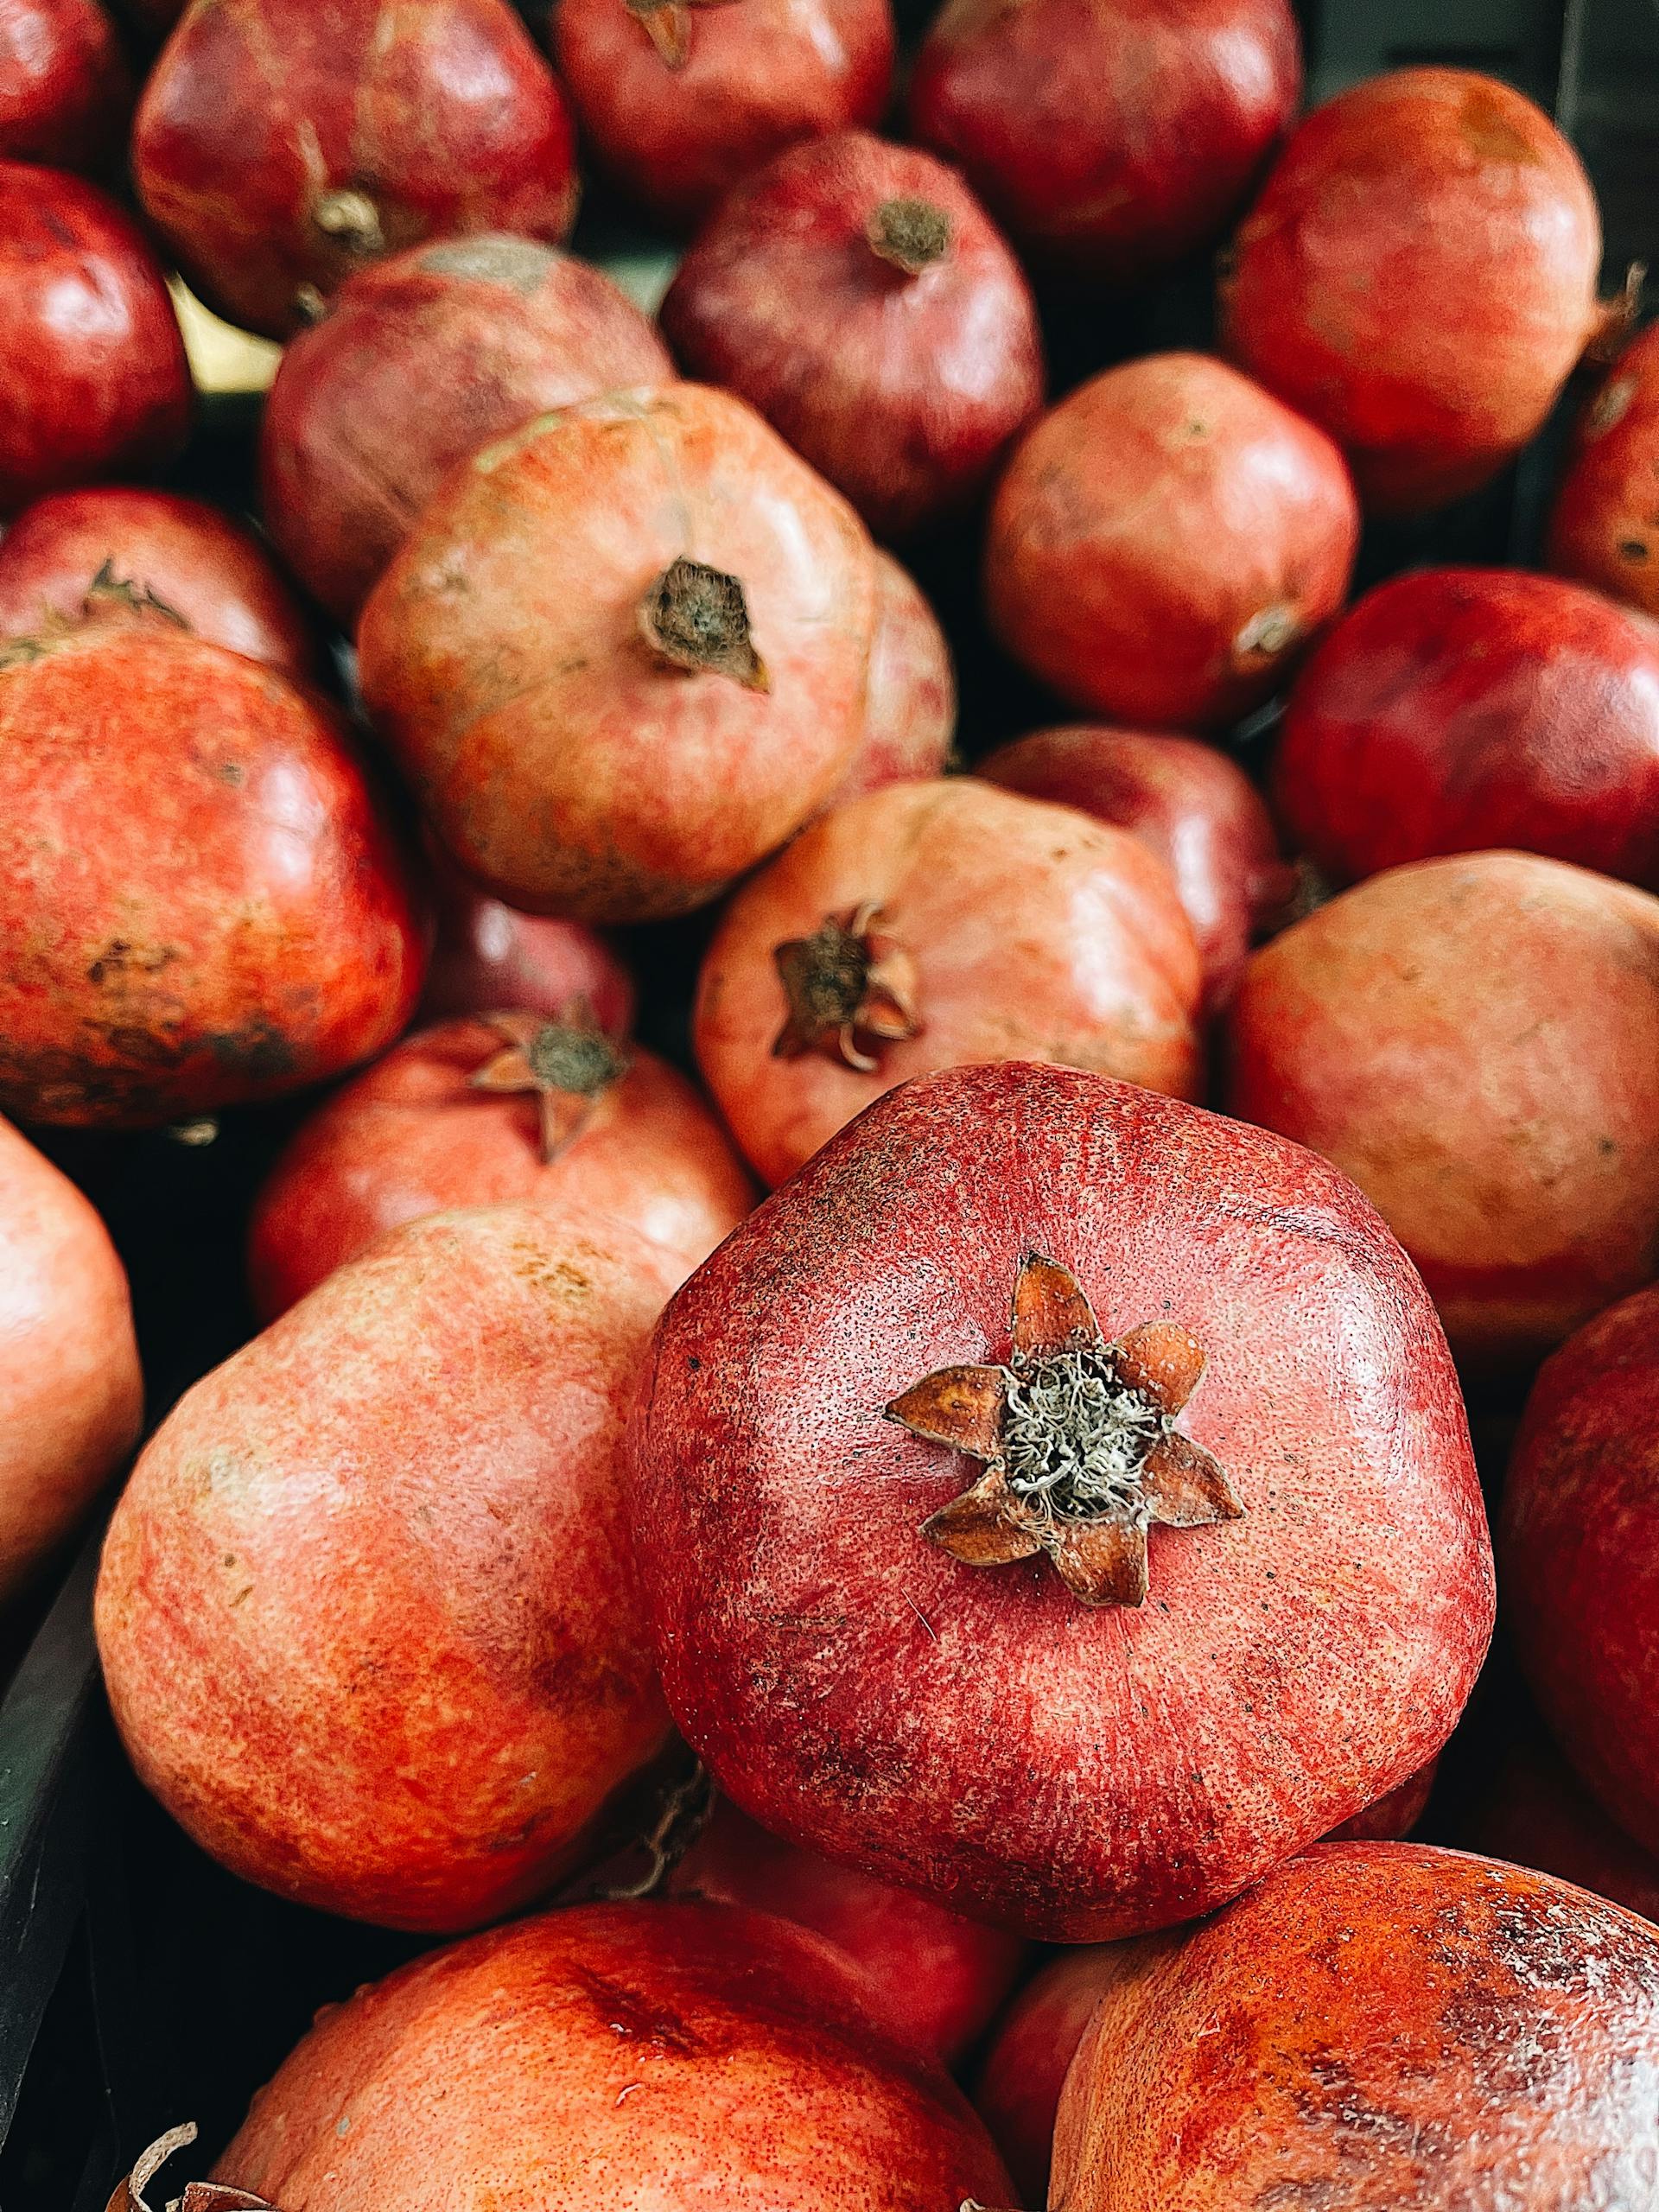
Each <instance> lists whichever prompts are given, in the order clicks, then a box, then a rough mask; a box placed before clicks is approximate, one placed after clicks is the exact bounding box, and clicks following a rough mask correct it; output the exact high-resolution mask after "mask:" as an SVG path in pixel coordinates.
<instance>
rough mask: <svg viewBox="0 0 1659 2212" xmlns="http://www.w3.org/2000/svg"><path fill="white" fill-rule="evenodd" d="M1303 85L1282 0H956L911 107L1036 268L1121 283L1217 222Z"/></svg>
mask: <svg viewBox="0 0 1659 2212" xmlns="http://www.w3.org/2000/svg"><path fill="white" fill-rule="evenodd" d="M1301 83H1302V60H1301V41H1300V35H1299V34H1298V31H1297V28H1296V19H1295V17H1294V15H1293V14H1292V12H1291V10H1290V9H1289V7H1288V6H1287V4H1286V0H1105V4H1102V0H1089V4H1084V0H1014V4H1013V5H1007V4H1003V0H949V4H948V5H947V6H945V7H944V9H943V10H941V11H940V13H939V15H938V17H937V18H936V20H935V22H934V23H933V27H932V29H931V30H930V31H929V32H928V35H927V36H926V37H925V39H924V40H923V41H922V45H921V48H920V51H919V52H918V54H917V56H916V64H915V68H914V70H913V72H912V76H911V81H910V122H911V128H912V131H913V132H914V134H915V136H916V137H918V138H919V139H920V140H921V141H922V143H924V144H925V145H928V146H931V147H932V148H933V149H935V151H936V152H938V153H940V154H943V155H944V157H945V159H946V160H947V161H950V162H955V163H956V164H957V167H958V168H961V169H962V170H963V173H964V175H966V176H967V178H968V181H969V183H970V184H971V185H972V186H973V188H974V189H975V191H976V192H977V193H978V194H979V195H980V197H981V198H982V200H984V202H985V204H986V206H987V207H989V208H990V209H992V211H993V212H994V213H995V215H996V216H997V218H998V219H999V220H1000V221H1001V222H1002V223H1003V224H1005V225H1006V226H1007V229H1008V232H1009V233H1010V234H1011V236H1012V237H1013V238H1014V239H1015V240H1016V241H1017V242H1018V244H1019V245H1020V250H1021V251H1022V252H1023V253H1024V254H1026V255H1027V257H1029V258H1030V260H1031V261H1032V263H1033V265H1034V266H1036V267H1037V268H1038V269H1039V270H1042V271H1043V272H1044V274H1045V275H1046V276H1048V277H1065V278H1071V279H1074V280H1075V279H1082V280H1084V281H1087V282H1090V283H1093V282H1098V281H1101V280H1105V281H1107V282H1109V283H1119V284H1122V283H1135V282H1139V281H1142V280H1144V279H1146V278H1147V277H1152V276H1155V275H1157V274H1158V273H1159V272H1160V271H1161V270H1165V269H1166V268H1168V267H1170V266H1171V265H1172V264H1174V263H1176V262H1178V261H1180V260H1183V259H1184V258H1185V257H1186V256H1187V255H1188V254H1191V253H1193V252H1195V251H1197V250H1198V248H1199V247H1200V246H1205V245H1211V244H1212V243H1213V242H1214V240H1215V239H1216V238H1218V237H1219V236H1220V235H1221V233H1222V232H1223V231H1224V229H1225V227H1226V226H1227V225H1228V223H1229V222H1230V220H1231V219H1232V217H1233V216H1234V214H1235V213H1236V212H1237V210H1238V208H1239V207H1240V205H1241V203H1242V202H1243V200H1245V198H1246V197H1247V196H1248V194H1249V189H1250V187H1251V185H1252V184H1253V183H1254V181H1255V178H1256V177H1257V175H1259V174H1260V172H1261V169H1262V164H1263V162H1265V161H1266V159H1267V157H1268V153H1269V152H1270V150H1271V149H1272V147H1273V145H1274V142H1275V140H1276V139H1277V138H1278V137H1280V135H1281V132H1282V131H1283V130H1284V129H1285V127H1286V125H1287V124H1288V123H1289V121H1290V119H1291V118H1292V116H1293V115H1294V113H1295V111H1296V104H1297V100H1298V99H1299V97H1300V92H1301Z"/></svg>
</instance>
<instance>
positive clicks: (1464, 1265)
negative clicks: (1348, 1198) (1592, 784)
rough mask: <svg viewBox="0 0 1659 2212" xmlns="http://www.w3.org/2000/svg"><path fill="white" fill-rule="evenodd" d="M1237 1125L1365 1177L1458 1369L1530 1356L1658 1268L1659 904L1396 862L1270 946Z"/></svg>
mask: <svg viewBox="0 0 1659 2212" xmlns="http://www.w3.org/2000/svg"><path fill="white" fill-rule="evenodd" d="M1229 1060H1230V1079H1229V1085H1228V1090H1227V1094H1226V1103H1227V1109H1228V1111H1229V1112H1230V1113H1233V1114H1236V1115H1238V1116H1241V1117H1242V1118H1243V1120H1245V1121H1249V1122H1261V1123H1262V1124H1263V1125H1264V1126H1265V1127H1267V1128H1274V1129H1278V1130H1279V1131H1281V1133H1282V1134H1283V1135H1286V1136H1288V1137H1294V1139H1295V1140H1296V1141H1297V1142H1298V1143H1299V1144H1306V1145H1310V1146H1311V1147H1313V1150H1314V1151H1316V1152H1320V1153H1323V1154H1325V1157H1326V1158H1327V1159H1328V1160H1334V1161H1335V1162H1336V1164H1337V1166H1338V1167H1340V1168H1341V1169H1342V1170H1343V1171H1344V1173H1346V1174H1349V1175H1351V1176H1352V1177H1353V1179H1354V1180H1355V1181H1356V1182H1357V1184H1358V1185H1360V1188H1361V1189H1362V1190H1363V1191H1364V1192H1366V1193H1367V1195H1368V1196H1369V1197H1370V1198H1371V1199H1372V1201H1373V1202H1374V1204H1375V1205H1376V1207H1377V1208H1378V1210H1379V1211H1380V1212H1381V1213H1382V1215H1383V1218H1384V1219H1385V1220H1386V1221H1387V1222H1388V1224H1389V1227H1390V1228H1391V1229H1392V1230H1394V1232H1395V1236H1398V1237H1399V1239H1400V1241H1401V1242H1402V1243H1403V1244H1404V1246H1405V1248H1406V1249H1407V1250H1408V1252H1409V1253H1410V1254H1411V1255H1412V1257H1413V1259H1414V1261H1415V1262H1416V1263H1417V1265H1418V1267H1419V1268H1421V1270H1422V1273H1423V1277H1424V1280H1425V1281H1427V1284H1428V1287H1429V1289H1430V1290H1431V1291H1432V1292H1433V1295H1434V1298H1435V1300H1436V1303H1437V1304H1438V1305H1439V1306H1440V1315H1441V1319H1443V1320H1444V1321H1445V1323H1446V1333H1447V1334H1448V1335H1449V1336H1450V1338H1451V1339H1452V1346H1453V1348H1454V1350H1455V1351H1457V1352H1458V1354H1459V1357H1460V1358H1462V1359H1464V1360H1465V1361H1467V1362H1468V1363H1471V1365H1473V1366H1475V1367H1477V1368H1480V1369H1491V1368H1494V1367H1497V1368H1503V1367H1510V1366H1513V1365H1516V1364H1524V1363H1528V1362H1530V1361H1532V1360H1535V1359H1537V1358H1539V1357H1541V1356H1542V1354H1543V1353H1545V1352H1547V1351H1549V1350H1550V1349H1551V1348H1552V1347H1553V1346H1554V1344H1559V1343H1560V1340H1561V1338H1563V1337H1565V1336H1566V1335H1567V1334H1568V1333H1569V1332H1570V1331H1572V1330H1573V1329H1575V1328H1576V1327H1577V1326H1578V1325H1579V1324H1580V1322H1581V1321H1584V1320H1586V1319H1588V1318H1589V1316H1590V1315H1591V1314H1592V1313H1597V1312H1599V1310H1600V1308H1601V1307H1603V1306H1608V1305H1611V1303H1612V1301H1613V1300H1615V1299H1617V1298H1621V1297H1623V1296H1624V1294H1625V1293H1626V1292H1627V1291H1630V1290H1634V1289H1636V1288H1637V1287H1639V1286H1640V1285H1641V1284H1643V1283H1644V1282H1646V1281H1649V1278H1650V1277H1651V1276H1652V1275H1653V1274H1654V1273H1655V1270H1656V1265H1659V1095H1656V1091H1655V1088H1654V1081H1653V1071H1654V1070H1655V1068H1656V1067H1659V899H1653V898H1650V897H1649V895H1648V894H1647V893H1645V892H1642V891H1637V890H1633V889H1632V888H1631V887H1630V886H1629V885H1628V884H1622V883H1612V882H1609V881H1608V880H1606V879H1605V878H1604V877H1601V876H1597V875H1592V874H1589V873H1588V872H1587V871H1586V870H1585V869H1582V868H1567V867H1566V866H1565V865H1564V864H1563V863H1562V862H1560V861H1550V860H1541V859H1538V858H1536V857H1535V856H1534V855H1531V854H1527V853H1474V854H1471V855H1467V856H1459V857H1451V858H1446V859H1440V860H1433V861H1419V862H1418V863H1417V864H1416V865H1415V866H1414V867H1411V868H1391V869H1389V871H1388V873H1387V874H1383V875H1376V876H1372V877H1371V878H1370V880H1368V881H1367V882H1365V883H1362V884H1361V885H1359V886H1358V887H1357V889H1355V890H1352V891H1349V892H1346V893H1344V894H1343V896H1342V897H1341V898H1339V899H1335V900H1333V901H1332V904H1331V905H1330V906H1324V907H1321V908H1320V909H1319V912H1317V913H1313V914H1311V915H1309V916H1308V918H1306V920H1305V921H1301V922H1298V923H1297V924H1296V925H1295V926H1294V928H1292V929H1289V930H1287V931H1285V933H1284V934H1283V936H1282V937H1279V938H1274V942H1273V943H1272V944H1269V945H1267V946H1265V947H1264V948H1263V949H1262V950H1261V951H1260V952H1258V953H1256V954H1255V955H1254V956H1253V957H1252V958H1251V961H1250V963H1249V967H1248V968H1247V969H1245V972H1244V981H1243V985H1242V986H1241V988H1240V990H1239V995H1238V997H1237V1000H1236V1002H1235V1004H1234V1007H1233V1012H1232V1017H1231V1026H1230V1052H1229Z"/></svg>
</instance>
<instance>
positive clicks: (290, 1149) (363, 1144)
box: [248, 1020, 755, 1318]
mask: <svg viewBox="0 0 1659 2212" xmlns="http://www.w3.org/2000/svg"><path fill="white" fill-rule="evenodd" d="M500 1050H501V1039H500V1038H499V1036H498V1035H497V1034H496V1033H495V1032H494V1031H493V1030H492V1029H490V1028H488V1027H486V1026H485V1025H484V1024H483V1023H482V1022H479V1021H473V1020H459V1021H445V1022H440V1023H439V1024H437V1026H436V1027H434V1028H430V1029H422V1030H417V1031H416V1033H415V1034H414V1035H413V1036H410V1037H406V1038H405V1039H404V1041H403V1043H402V1044H400V1045H398V1046H396V1047H395V1048H394V1049H393V1050H392V1051H391V1052H388V1053H387V1054H386V1056H385V1058H384V1059H383V1060H378V1061H377V1062H376V1064H375V1065H374V1066H373V1067H372V1068H368V1069H365V1071H364V1072H363V1073H362V1074H361V1075H359V1076H358V1077H355V1078H354V1079H353V1081H352V1082H351V1083H349V1084H346V1087H345V1088H344V1090H338V1091H336V1092H335V1093H334V1096H333V1097H332V1098H330V1099H329V1100H327V1103H325V1104H323V1105H321V1106H320V1107H319V1108H318V1109H317V1110H316V1112H315V1114H313V1115H312V1116H311V1117H310V1119H309V1120H308V1121H307V1122H302V1124H301V1126H300V1128H299V1129H298V1130H297V1131H296V1134H295V1135H294V1136H293V1137H292V1138H290V1140H289V1143H288V1145H287V1146H286V1147H285V1148H284V1149H283V1152H282V1154H280V1156H279V1157H278V1159H277V1164H276V1166H274V1167H273V1168H272V1170H271V1172H270V1177H269V1178H268V1179H267V1180H266V1182H265V1184H264V1187H263V1189H262V1190H261V1192H260V1193H259V1196H258V1198H257V1199H256V1200H255V1201H254V1207H253V1212H252V1217H251V1221H250V1223H249V1229H248V1265H249V1273H250V1276H251V1281H252V1286H253V1300H254V1305H255V1306H256V1308H257V1311H258V1312H259V1313H261V1314H262V1315H264V1316H265V1317H266V1318H269V1317H270V1316H271V1315H272V1314H276V1313H282V1312H283V1311H284V1310H285V1309H286V1308H287V1307H288V1306H291V1305H292V1304H293V1303H294V1301H295V1300H296V1299H298V1298H303V1297H304V1295H305V1294H306V1293H307V1291H308V1290H311V1289H313V1288H315V1286H316V1285H317V1284H318V1283H320V1282H321V1281H322V1279H323V1277H324V1276H325V1275H327V1274H332V1273H333V1271H334V1268H337V1267H339V1266H340V1265H341V1264H342V1262H345V1261H346V1260H350V1259H354V1258H355V1257H356V1255H358V1254H359V1252H361V1251H362V1250H364V1249H365V1247H367V1246H368V1245H370V1244H372V1243H373V1242H374V1240H375V1239H376V1237H378V1236H382V1235H383V1234H384V1233H385V1231H386V1230H389V1229H395V1228H396V1227H397V1226H398V1224H401V1223H403V1222H406V1221H415V1220H418V1219H419V1218H420V1217H421V1216H422V1215H423V1214H429V1213H437V1212H440V1211H442V1210H444V1209H445V1208H447V1207H451V1206H480V1205H498V1204H500V1203H503V1202H505V1201H506V1200H508V1199H514V1200H523V1201H524V1202H525V1203H526V1204H534V1205H537V1206H542V1207H548V1206H550V1207H553V1208H555V1209H556V1210H558V1211H569V1209H571V1208H573V1207H574V1208H575V1209H578V1210H579V1211H582V1213H584V1214H588V1215H599V1214H603V1215H606V1216H608V1217H611V1218H613V1219H614V1220H618V1221H620V1222H623V1223H625V1224H626V1225H627V1227H628V1229H629V1230H631V1231H632V1233H633V1234H635V1235H636V1236H647V1237H649V1238H650V1239H651V1240H652V1243H656V1244H658V1245H660V1246H662V1247H663V1248H664V1249H663V1259H662V1265H663V1267H664V1269H665V1270H667V1271H668V1272H669V1274H670V1277H671V1281H676V1282H677V1281H679V1280H680V1279H681V1278H682V1277H683V1276H684V1275H686V1274H690V1271H691V1269H692V1268H694V1267H696V1264H697V1263H698V1262H699V1261H701V1260H703V1259H705V1258H706V1257H707V1256H708V1255H709V1253H710V1252H711V1251H713V1249H714V1248H715V1245H716V1244H718V1243H719V1242H720V1240H721V1237H722V1236H725V1235H726V1234H727V1232H728V1230H732V1229H734V1228H735V1227H736V1226H737V1224H738V1223H739V1222H740V1221H741V1220H742V1218H743V1217H744V1215H745V1214H746V1213H747V1211H749V1208H750V1206H751V1205H753V1202H754V1195H755V1194H754V1189H753V1185H752V1184H751V1183H750V1181H749V1179H748V1177H747V1175H746V1174H745V1173H744V1172H743V1168H742V1166H741V1163H740V1161H739V1160H738V1159H737V1156H736V1154H734V1152H733V1150H732V1147H731V1146H730V1144H729V1143H728V1141H727V1139H726V1135H725V1133H724V1131H723V1130H722V1129H721V1126H720V1124H719V1122H716V1121H715V1117H714V1116H713V1115H712V1114H711V1113H710V1112H709V1109H708V1107H707V1106H705V1105H704V1104H703V1103H702V1099H701V1098H699V1097H698V1096H697V1094H696V1091H695V1090H693V1089H692V1087H691V1085H690V1084H689V1083H688V1082H687V1081H686V1080H685V1077H683V1075H680V1074H679V1073H677V1071H676V1070H675V1069H673V1068H671V1067H670V1066H669V1065H668V1063H667V1062H666V1061H665V1060H659V1059H658V1058H657V1056H656V1054H655V1053H654V1052H646V1051H645V1049H644V1048H643V1047H642V1046H630V1047H629V1048H628V1052H629V1059H630V1065H629V1067H628V1071H627V1073H626V1075H625V1076H623V1077H622V1078H621V1080H620V1082H619V1083H618V1084H615V1085H614V1086H613V1088H612V1089H611V1090H607V1091H605V1092H602V1093H601V1096H599V1097H598V1098H597V1099H596V1100H595V1101H594V1107H593V1111H592V1114H591V1116H590V1117H589V1119H588V1122H587V1123H586V1125H585V1126H584V1127H583V1128H582V1129H581V1130H579V1131H578V1133H577V1135H575V1137H574V1138H573V1139H572V1140H571V1141H570V1143H569V1145H568V1146H567V1147H566V1148H565V1149H564V1150H563V1152H562V1153H561V1154H559V1156H558V1158H557V1159H556V1160H554V1161H552V1162H551V1164H550V1165H543V1160H542V1156H541V1150H540V1145H539V1141H538V1136H537V1114H536V1101H535V1099H534V1098H533V1097H532V1096H529V1095H528V1094H518V1095H514V1094H502V1093H499V1092H489V1091H483V1090H474V1089H473V1088H472V1085H471V1080H470V1079H471V1077H473V1076H474V1074H475V1073H476V1072H477V1071H478V1070H479V1069H480V1068H481V1067H482V1066H484V1065H485V1064H486V1062H487V1061H488V1060H490V1059H491V1058H493V1057H494V1055H495V1054H496V1053H498V1052H499V1051H500ZM676 1262H677V1264H676Z"/></svg>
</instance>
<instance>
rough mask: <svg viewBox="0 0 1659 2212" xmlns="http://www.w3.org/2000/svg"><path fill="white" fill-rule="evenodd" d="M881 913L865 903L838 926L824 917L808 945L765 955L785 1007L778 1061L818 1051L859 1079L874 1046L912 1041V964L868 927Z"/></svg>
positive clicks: (893, 942) (871, 1064)
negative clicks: (867, 1043)
mask: <svg viewBox="0 0 1659 2212" xmlns="http://www.w3.org/2000/svg"><path fill="white" fill-rule="evenodd" d="M880 912H881V909H880V906H878V905H877V903H876V902H875V900H874V899H866V900H865V901H864V903H863V904H862V905H861V906H857V907H855V909H854V911H853V912H852V913H850V914H849V916H848V918H847V919H846V920H845V921H844V922H842V921H838V920H837V919H836V917H835V916H834V915H833V914H826V915H825V916H824V918H823V927H822V928H821V929H818V930H816V931H814V932H813V934H812V935H811V936H810V937H798V938H787V939H785V942H784V943H783V944H780V945H778V946H777V947H776V948H775V949H774V950H773V952H772V959H773V961H774V963H776V965H777V969H778V976H779V981H780V982H781V983H782V984H783V987H784V997H785V1001H786V1003H787V1005H788V1007H789V1016H788V1019H787V1020H785V1023H784V1026H783V1027H782V1028H781V1029H780V1030H779V1033H778V1035H777V1039H776V1040H775V1041H774V1043H773V1045H772V1058H774V1059H779V1060H793V1059H798V1058H800V1056H801V1055H802V1053H804V1052H814V1051H817V1050H820V1049H822V1050H823V1051H826V1052H829V1054H830V1055H831V1057H832V1058H840V1059H841V1060H842V1062H843V1063H844V1064H845V1065H847V1066H848V1067H849V1068H854V1069H856V1070H857V1071H858V1072H859V1073H860V1074H861V1075H874V1073H875V1072H876V1071H877V1070H878V1068H879V1067H880V1065H881V1061H880V1052H879V1050H878V1052H875V1053H871V1052H868V1051H866V1050H863V1049H861V1046H860V1043H859V1039H861V1038H863V1039H871V1040H874V1042H875V1043H876V1044H877V1046H880V1045H881V1044H886V1043H902V1042H903V1041H904V1039H906V1038H909V1037H919V1036H920V1035H921V1033H922V1024H921V1020H920V1017H919V1015H918V1013H917V1010H916V981H917V979H916V963H915V962H914V960H913V959H912V957H911V956H910V954H909V953H908V952H907V951H906V950H905V948H904V946H903V945H901V944H899V942H898V940H897V939H896V938H892V937H889V936H888V935H887V933H886V932H885V931H878V930H877V929H876V928H875V927H874V924H875V921H876V919H877V918H878V917H879V915H880Z"/></svg>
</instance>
